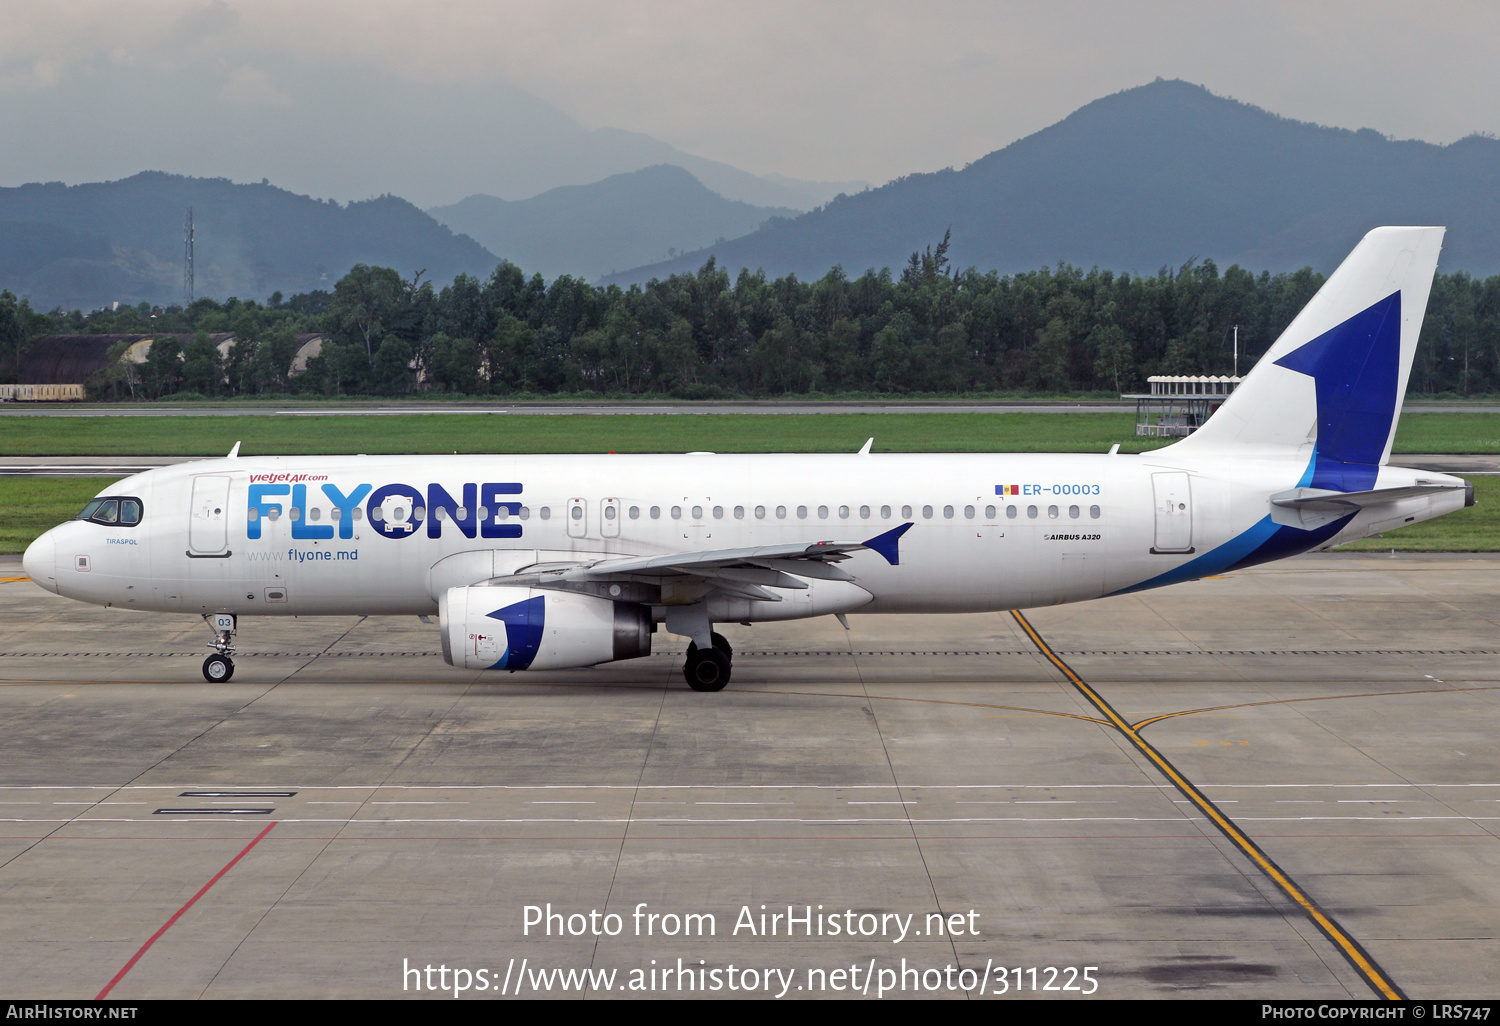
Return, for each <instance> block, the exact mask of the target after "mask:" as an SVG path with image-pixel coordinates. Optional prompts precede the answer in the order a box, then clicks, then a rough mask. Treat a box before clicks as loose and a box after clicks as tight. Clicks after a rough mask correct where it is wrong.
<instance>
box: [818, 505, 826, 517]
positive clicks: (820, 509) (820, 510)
mask: <svg viewBox="0 0 1500 1026" xmlns="http://www.w3.org/2000/svg"><path fill="white" fill-rule="evenodd" d="M818 519H819V520H827V519H828V507H827V506H819V507H818Z"/></svg>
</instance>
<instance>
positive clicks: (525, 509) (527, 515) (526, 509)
mask: <svg viewBox="0 0 1500 1026" xmlns="http://www.w3.org/2000/svg"><path fill="white" fill-rule="evenodd" d="M521 519H522V520H530V519H531V507H530V506H522V507H521Z"/></svg>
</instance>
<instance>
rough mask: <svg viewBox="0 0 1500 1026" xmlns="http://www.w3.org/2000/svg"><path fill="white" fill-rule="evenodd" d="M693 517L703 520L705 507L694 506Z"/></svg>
mask: <svg viewBox="0 0 1500 1026" xmlns="http://www.w3.org/2000/svg"><path fill="white" fill-rule="evenodd" d="M693 519H694V520H702V519H703V507H702V506H694V507H693Z"/></svg>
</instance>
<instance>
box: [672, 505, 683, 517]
mask: <svg viewBox="0 0 1500 1026" xmlns="http://www.w3.org/2000/svg"><path fill="white" fill-rule="evenodd" d="M672 519H673V520H681V519H682V507H681V506H673V507H672Z"/></svg>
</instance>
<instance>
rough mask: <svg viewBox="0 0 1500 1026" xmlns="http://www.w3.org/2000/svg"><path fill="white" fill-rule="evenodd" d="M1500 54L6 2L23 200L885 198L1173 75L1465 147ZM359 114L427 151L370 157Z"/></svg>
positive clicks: (813, 4)
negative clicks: (652, 155) (626, 158)
mask: <svg viewBox="0 0 1500 1026" xmlns="http://www.w3.org/2000/svg"><path fill="white" fill-rule="evenodd" d="M1497 44H1500V5H1497V4H1495V3H1489V2H1486V3H1481V2H1474V0H1427V2H1425V3H1421V4H1414V3H1411V2H1410V0H1401V2H1379V0H1377V2H1370V0H1363V2H1358V3H1352V2H1349V3H1322V4H1320V3H1316V2H1309V0H1290V2H1266V0H1260V2H1255V3H1215V4H1205V3H1202V2H1201V0H1195V2H1191V3H1178V2H1165V0H1160V2H1138V3H1117V2H1095V3H1077V2H1058V0H1053V2H1050V3H1046V4H1038V3H1036V2H1034V0H1031V2H1026V3H1006V2H970V0H950V2H949V3H946V4H931V3H920V2H913V0H827V2H817V0H797V2H790V0H712V2H706V3H696V2H682V0H650V2H645V3H627V2H623V0H546V2H543V3H537V2H535V0H529V2H524V3H521V2H509V0H451V2H443V0H422V2H409V0H212V2H205V0H49V2H47V3H35V2H31V0H0V131H3V132H4V133H5V135H6V144H5V146H4V147H0V184H3V185H16V184H20V183H21V182H23V181H31V180H38V179H44V180H63V181H67V182H70V183H72V182H79V181H97V180H100V179H103V178H112V177H120V176H122V175H125V174H129V173H132V172H133V171H135V170H141V169H143V167H154V168H156V169H159V170H166V171H175V172H181V173H189V174H216V175H223V176H226V177H230V178H233V179H235V180H238V181H243V180H259V178H260V177H261V174H262V173H265V174H271V172H272V171H274V172H276V174H271V177H272V180H273V182H275V184H280V185H285V186H287V187H289V188H294V189H295V190H297V191H305V192H311V193H313V194H314V195H325V196H335V197H337V198H340V199H349V198H360V197H362V196H365V195H369V194H371V193H372V192H382V191H387V189H389V191H393V192H397V193H398V194H402V195H410V196H412V198H414V199H417V200H418V202H425V203H436V202H451V201H452V200H454V199H457V198H458V196H449V195H444V194H443V188H441V187H438V186H431V187H428V186H425V185H424V184H423V174H424V172H423V166H424V164H427V165H429V166H430V165H431V163H433V162H440V161H442V160H444V159H447V158H446V155H445V153H444V152H443V142H442V140H443V138H444V136H443V133H444V132H449V131H452V132H461V131H462V130H463V126H465V125H482V126H485V127H486V129H489V130H493V131H494V132H496V133H497V134H500V135H506V136H512V135H513V136H514V137H516V138H520V137H523V136H525V137H526V138H528V139H529V138H530V137H531V136H532V135H537V136H538V138H545V137H547V136H548V134H549V133H551V134H553V135H555V134H557V133H558V132H563V131H567V130H570V129H571V126H572V125H574V124H576V125H581V126H583V127H585V128H600V127H614V128H623V129H629V130H632V131H636V132H642V133H647V134H649V135H652V136H655V137H657V138H659V139H662V140H665V141H666V142H668V143H671V144H673V145H675V146H677V147H678V148H680V149H682V150H686V151H688V152H690V153H695V154H698V155H700V156H703V157H708V158H712V159H714V160H719V161H723V162H726V163H729V164H733V165H735V166H738V167H741V168H744V169H745V170H748V171H752V172H755V173H757V174H765V173H769V172H777V173H780V174H783V175H788V176H792V177H797V178H808V179H865V180H868V181H870V182H873V183H877V184H878V183H881V182H884V181H886V180H888V179H890V178H892V177H895V176H898V175H901V174H906V173H909V172H913V171H927V170H933V169H936V168H940V167H944V166H948V165H956V166H962V165H963V164H965V163H967V162H969V161H972V160H974V159H976V158H978V157H980V156H982V155H984V154H985V153H988V152H990V151H992V150H995V149H998V148H999V147H1001V146H1004V145H1005V144H1007V143H1009V142H1012V141H1014V140H1015V139H1017V138H1019V137H1021V136H1024V135H1027V134H1029V133H1031V132H1034V131H1036V130H1037V129H1040V128H1043V127H1045V126H1047V125H1049V124H1052V123H1053V122H1055V121H1058V120H1059V119H1061V118H1063V117H1064V116H1066V115H1067V114H1068V113H1070V112H1071V111H1073V110H1075V109H1076V108H1078V107H1080V106H1082V105H1083V104H1085V103H1087V102H1089V101H1090V100H1093V99H1097V98H1098V97H1100V96H1103V95H1105V94H1108V93H1112V92H1116V91H1118V90H1120V89H1124V88H1128V87H1131V86H1137V85H1141V84H1143V83H1146V82H1149V81H1151V80H1152V79H1153V78H1155V77H1157V76H1162V77H1165V78H1182V79H1186V80H1188V81H1190V82H1194V83H1198V84H1202V85H1205V86H1207V87H1208V88H1209V89H1210V90H1212V91H1213V92H1215V93H1217V94H1219V95H1221V96H1230V97H1233V98H1235V99H1238V100H1241V101H1244V102H1247V103H1252V104H1255V105H1257V106H1260V107H1264V108H1266V109H1267V110H1270V111H1273V112H1275V113H1278V114H1282V115H1285V116H1288V117H1292V118H1297V119H1299V120H1305V121H1313V122H1317V123H1319V124H1325V125H1337V126H1341V127H1347V128H1361V127H1370V128H1374V129H1377V130H1378V131H1380V132H1383V133H1385V134H1387V135H1391V136H1395V137H1397V138H1417V139H1424V140H1427V141H1430V142H1438V143H1447V142H1451V141H1453V140H1454V139H1457V138H1460V137H1462V136H1464V135H1468V134H1470V133H1472V132H1476V131H1478V132H1496V131H1500V104H1497V102H1496V99H1495V98H1496V97H1497V96H1500V60H1497V59H1496V57H1495V54H1496V51H1497ZM522 91H524V93H523V92H522ZM525 94H530V96H531V97H535V98H537V99H538V100H540V101H541V102H535V101H533V100H531V99H530V98H528V97H527V96H526V95H525ZM331 116H336V117H335V119H336V120H338V121H339V124H340V127H339V128H338V130H336V131H335V130H333V129H331V128H330V124H329V122H330V117H331ZM429 116H430V120H431V121H432V122H433V126H434V127H431V128H430V129H429V130H428V131H425V132H424V131H423V130H421V129H420V128H417V127H414V125H415V122H417V121H427V120H429ZM569 119H571V121H570V120H569ZM351 120H352V121H357V122H359V127H360V130H362V131H366V132H370V131H376V132H388V133H393V134H401V135H404V136H409V137H410V138H411V139H414V140H420V141H421V145H420V146H410V147H404V148H400V152H399V153H395V154H393V155H392V156H391V157H389V158H388V159H385V160H382V159H380V158H379V157H371V156H370V154H368V153H367V152H365V151H364V150H361V149H360V147H359V146H358V145H354V144H353V143H351V144H350V154H349V156H348V157H347V159H343V156H342V150H341V140H340V132H353V129H352V128H350V127H349V125H350V122H351ZM278 148H295V149H299V150H302V151H304V157H303V158H302V159H300V161H294V160H291V159H290V157H288V155H286V154H282V153H279V152H275V151H276V150H277V149H278ZM314 154H316V158H315V159H314ZM453 159H465V158H463V156H462V154H458V155H455V156H454V157H453ZM341 161H342V162H341ZM356 161H357V162H358V163H359V164H360V167H361V170H360V171H359V172H358V173H356V172H355V171H353V170H351V166H352V164H353V163H354V162H356ZM382 164H384V166H381V165H382ZM278 176H279V177H278ZM282 179H293V180H289V181H288V180H282ZM386 180H388V181H389V185H387V186H384V187H382V186H380V185H379V183H380V182H382V181H386ZM414 183H415V184H414ZM424 189H425V192H426V194H425V195H416V194H417V193H421V192H423V190H424Z"/></svg>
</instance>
